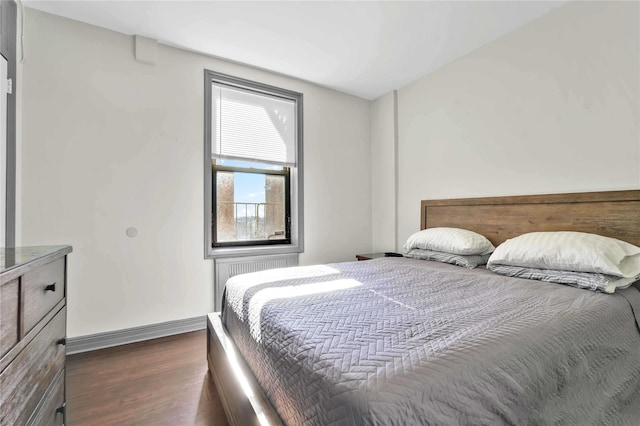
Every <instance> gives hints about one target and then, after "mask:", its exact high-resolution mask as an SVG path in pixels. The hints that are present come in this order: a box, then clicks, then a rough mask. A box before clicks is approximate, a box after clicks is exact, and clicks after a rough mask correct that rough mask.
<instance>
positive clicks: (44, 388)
mask: <svg viewBox="0 0 640 426" xmlns="http://www.w3.org/2000/svg"><path fill="white" fill-rule="evenodd" d="M70 252H71V247H69V246H52V247H16V248H2V249H0V425H2V426H4V425H11V426H14V425H34V426H35V425H38V426H40V425H42V426H48V425H63V424H64V421H65V345H66V322H67V315H66V300H67V299H66V293H67V286H66V282H67V254H69V253H70Z"/></svg>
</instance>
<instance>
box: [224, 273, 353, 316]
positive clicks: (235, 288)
mask: <svg viewBox="0 0 640 426" xmlns="http://www.w3.org/2000/svg"><path fill="white" fill-rule="evenodd" d="M339 273H340V271H338V270H337V269H335V268H332V267H330V266H327V265H313V266H295V267H292V268H281V269H268V270H265V271H259V272H251V273H248V274H241V275H235V276H233V277H231V278H229V280H228V281H227V283H226V292H227V294H226V297H227V301H228V303H229V305H231V308H232V309H233V311H234V312H236V313H237V314H238V316H240V319H241V320H244V313H243V309H242V303H243V301H244V295H245V294H246V292H247V291H248V290H249V289H251V288H252V287H255V286H259V285H263V284H269V283H273V282H277V281H286V280H293V279H300V278H316V277H324V276H327V275H334V274H339ZM319 284H322V283H319Z"/></svg>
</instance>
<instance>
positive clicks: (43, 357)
mask: <svg viewBox="0 0 640 426" xmlns="http://www.w3.org/2000/svg"><path fill="white" fill-rule="evenodd" d="M65 333H66V308H62V309H61V310H60V311H59V312H58V313H57V314H56V316H54V317H53V319H52V320H51V321H49V323H48V324H47V325H46V326H45V327H44V328H43V329H42V331H40V333H38V335H37V336H36V337H35V338H34V339H33V340H32V341H31V342H30V343H29V344H28V345H27V347H26V348H25V349H24V350H23V351H22V352H20V354H19V355H18V356H17V357H16V358H15V359H14V360H13V362H12V363H11V364H10V365H9V366H8V367H7V368H6V369H5V370H4V371H3V372H2V373H1V374H0V406H1V407H2V410H0V425H21V424H25V423H26V422H27V420H28V419H29V418H30V417H31V413H32V412H33V410H35V408H36V407H37V406H38V403H39V402H40V400H41V399H42V397H43V395H44V393H45V391H46V390H47V388H48V387H49V384H50V383H51V382H52V381H53V379H54V378H55V377H56V374H58V372H59V371H61V370H62V369H63V368H64V360H65V346H63V345H62V344H59V342H58V341H59V339H62V338H64V337H65Z"/></svg>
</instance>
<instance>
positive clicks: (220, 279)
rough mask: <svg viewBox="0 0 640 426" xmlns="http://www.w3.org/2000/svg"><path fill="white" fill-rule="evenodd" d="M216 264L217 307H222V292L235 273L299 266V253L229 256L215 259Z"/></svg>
mask: <svg viewBox="0 0 640 426" xmlns="http://www.w3.org/2000/svg"><path fill="white" fill-rule="evenodd" d="M214 264H215V272H216V274H215V282H214V290H215V300H214V303H215V309H216V311H217V312H219V311H220V310H221V309H222V293H223V292H224V285H225V283H226V282H227V280H228V279H229V278H231V277H233V276H234V275H238V274H246V273H247V272H256V271H264V270H265V269H274V268H287V267H289V266H298V254H297V253H294V254H274V255H268V256H247V257H228V258H222V259H214Z"/></svg>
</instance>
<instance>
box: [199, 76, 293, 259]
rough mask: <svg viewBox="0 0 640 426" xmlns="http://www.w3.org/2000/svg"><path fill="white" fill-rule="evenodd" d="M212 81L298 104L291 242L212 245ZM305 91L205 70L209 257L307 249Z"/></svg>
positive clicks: (206, 239) (206, 247)
mask: <svg viewBox="0 0 640 426" xmlns="http://www.w3.org/2000/svg"><path fill="white" fill-rule="evenodd" d="M212 83H219V84H224V85H227V86H233V87H236V88H239V89H244V90H249V91H253V92H261V93H265V94H268V95H272V96H279V97H283V98H286V99H290V100H293V101H294V102H295V103H296V121H297V123H296V129H297V134H296V166H295V167H291V172H290V200H291V243H289V244H270V245H251V246H237V247H213V235H212V231H211V229H212V220H213V218H212V214H213V206H212V202H213V192H212V189H213V188H212V178H211V171H212V170H211V167H212V166H211V138H212V131H211V128H212V126H211V124H212V123H211V118H212V107H211V102H212ZM302 101H303V96H302V93H298V92H293V91H290V90H286V89H281V88H279V87H274V86H269V85H266V84H262V83H258V82H255V81H250V80H245V79H242V78H238V77H234V76H230V75H227V74H222V73H218V72H214V71H210V70H205V71H204V123H205V126H204V255H205V258H207V259H212V258H222V257H237V256H257V255H269V254H285V253H302V252H303V251H304V235H303V234H304V220H303V212H304V208H303V200H304V191H303V188H304V186H303V175H304V174H303V158H304V156H303V151H302V147H303V141H302V139H303V134H304V132H303V122H302V118H303V110H302V103H303V102H302Z"/></svg>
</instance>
